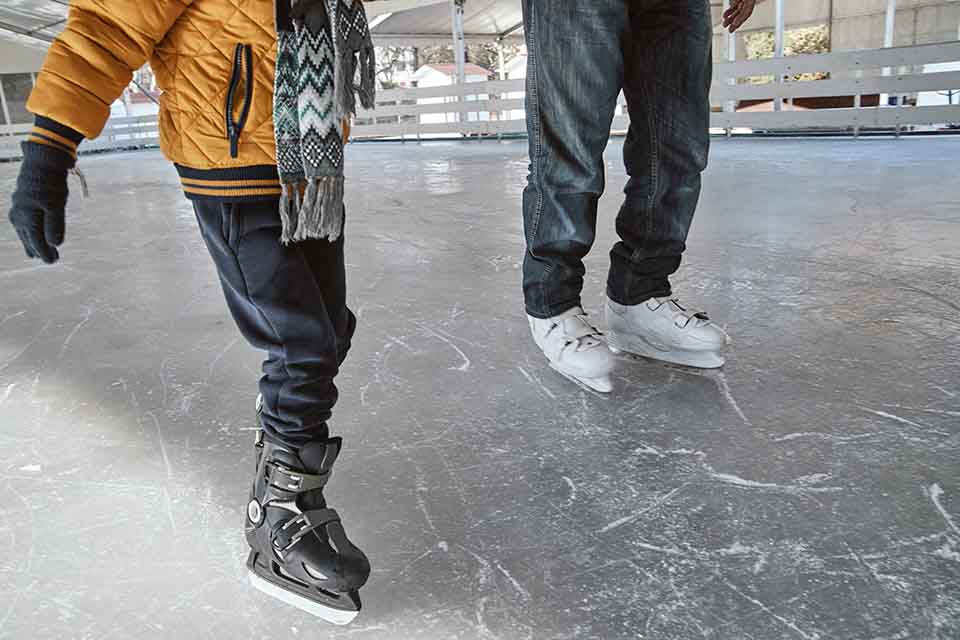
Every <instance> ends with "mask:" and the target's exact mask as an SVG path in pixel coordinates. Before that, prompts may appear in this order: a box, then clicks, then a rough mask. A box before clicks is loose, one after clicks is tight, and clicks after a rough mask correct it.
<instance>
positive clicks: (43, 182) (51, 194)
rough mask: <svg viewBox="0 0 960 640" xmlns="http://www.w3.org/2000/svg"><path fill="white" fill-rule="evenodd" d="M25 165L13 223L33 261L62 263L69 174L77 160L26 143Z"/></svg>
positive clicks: (53, 149)
mask: <svg viewBox="0 0 960 640" xmlns="http://www.w3.org/2000/svg"><path fill="white" fill-rule="evenodd" d="M22 146H23V165H21V167H20V177H19V178H17V188H16V191H14V192H13V207H12V208H11V209H10V222H11V223H12V224H13V227H14V228H15V229H16V230H17V235H18V236H20V241H21V242H22V243H23V247H24V249H26V252H27V256H29V257H30V258H40V259H41V260H43V261H44V262H46V263H47V264H53V263H54V262H56V261H57V260H59V259H60V253H59V252H58V251H57V247H58V246H60V245H61V244H63V238H64V231H65V209H66V206H67V195H68V191H67V173H68V172H69V171H70V169H72V168H73V167H74V165H75V164H76V160H75V158H74V157H73V155H71V154H70V153H67V152H66V151H64V150H61V149H59V148H57V147H54V146H51V145H46V144H39V143H36V142H24V143H23V145H22Z"/></svg>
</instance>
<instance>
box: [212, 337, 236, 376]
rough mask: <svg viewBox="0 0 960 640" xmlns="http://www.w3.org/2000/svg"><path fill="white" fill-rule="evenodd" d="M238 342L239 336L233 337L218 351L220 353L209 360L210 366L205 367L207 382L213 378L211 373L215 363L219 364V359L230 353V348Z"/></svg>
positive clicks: (215, 366)
mask: <svg viewBox="0 0 960 640" xmlns="http://www.w3.org/2000/svg"><path fill="white" fill-rule="evenodd" d="M238 342H240V338H234V339H233V340H231V341H230V342H228V343H227V346H225V347H224V348H223V349H222V350H221V351H220V353H218V354H217V357H216V358H214V359H213V360H211V361H210V366H209V367H207V380H206V383H207V384H209V383H210V381H211V380H213V374H214V373H215V372H216V370H217V365H218V364H220V361H221V360H223V358H224V356H226V355H227V354H228V353H230V350H231V349H233V347H234V345H236V344H237V343H238Z"/></svg>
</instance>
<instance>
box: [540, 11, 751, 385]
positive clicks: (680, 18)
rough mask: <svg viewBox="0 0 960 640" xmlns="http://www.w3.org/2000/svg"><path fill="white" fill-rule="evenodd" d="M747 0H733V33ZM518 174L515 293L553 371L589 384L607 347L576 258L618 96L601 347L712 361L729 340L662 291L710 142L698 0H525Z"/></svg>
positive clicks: (605, 373)
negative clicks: (616, 171) (620, 180)
mask: <svg viewBox="0 0 960 640" xmlns="http://www.w3.org/2000/svg"><path fill="white" fill-rule="evenodd" d="M754 4H755V0H734V1H733V2H732V5H731V7H730V9H729V10H728V11H726V12H725V13H724V16H723V21H724V26H725V27H727V28H729V29H730V31H734V30H736V29H738V28H739V27H740V26H741V25H742V24H743V23H744V22H745V21H746V20H747V18H749V17H750V15H751V14H752V13H753V8H754ZM523 9H524V26H525V29H526V38H527V49H528V67H527V128H528V133H529V140H530V175H529V181H528V186H527V188H526V190H525V192H524V196H523V218H524V228H525V235H526V242H527V252H526V257H525V260H524V265H523V290H524V298H525V303H526V310H527V315H528V318H529V323H530V328H531V331H532V332H533V336H534V340H535V341H536V343H537V345H538V346H539V347H540V348H541V349H542V350H543V351H544V353H545V355H546V356H547V358H548V359H549V361H550V364H551V366H553V367H554V368H555V369H557V370H558V371H559V372H561V373H563V374H564V375H566V376H568V377H572V378H574V379H576V380H578V381H580V382H582V383H584V384H586V385H588V386H590V387H591V388H593V389H596V390H597V391H601V392H609V391H611V390H612V384H611V381H610V373H611V372H612V370H613V363H614V360H613V356H612V354H611V353H610V350H609V349H608V347H607V344H606V343H605V341H604V340H603V339H602V336H601V333H600V332H599V331H598V330H597V329H596V328H595V327H594V326H593V324H592V323H591V322H590V320H589V319H588V317H587V314H586V312H585V311H584V310H583V307H582V305H581V300H580V294H581V290H582V288H583V277H584V273H585V269H584V265H583V258H584V256H586V255H587V253H588V252H589V251H590V248H591V247H592V245H593V242H594V237H595V232H596V222H597V202H598V200H599V198H600V196H601V194H602V193H603V190H604V163H603V153H604V150H605V148H606V146H607V140H608V138H609V134H610V126H611V123H612V120H613V116H614V113H615V109H616V105H617V98H618V96H619V94H620V92H621V90H622V91H623V92H624V94H625V96H626V99H627V105H628V109H629V112H630V130H629V131H628V133H627V138H626V141H625V142H624V148H623V154H624V164H625V165H626V169H627V174H628V175H629V176H630V177H629V180H628V182H627V186H626V189H625V193H626V198H625V200H624V203H623V206H622V207H621V209H620V213H619V215H618V217H617V222H616V229H617V233H618V235H619V236H620V241H619V242H617V243H616V244H615V245H614V247H613V250H612V251H611V252H610V262H611V264H610V273H609V276H608V279H607V303H606V305H605V306H606V309H605V311H606V318H607V325H608V335H607V341H608V342H609V346H610V348H612V349H614V350H623V351H628V352H631V353H635V354H638V355H642V356H646V357H651V358H655V359H658V360H664V361H668V362H673V363H678V364H682V365H688V366H694V367H702V368H713V367H719V366H721V365H722V364H723V362H724V360H723V357H722V356H721V355H720V352H721V350H722V348H723V347H724V345H725V344H726V341H727V337H726V334H725V333H724V332H723V330H722V329H720V327H718V326H717V325H715V324H713V323H712V322H711V321H710V320H709V319H708V318H707V316H706V314H704V313H699V312H694V311H691V310H689V309H688V308H687V307H686V306H685V305H682V304H681V303H679V302H678V301H677V300H676V299H674V298H673V297H672V291H671V288H670V279H669V277H670V275H671V274H673V273H674V272H675V271H676V270H677V269H678V268H679V266H680V261H681V256H682V255H683V251H684V249H685V248H686V238H687V231H688V230H689V228H690V223H691V221H692V220H693V214H694V211H695V209H696V206H697V200H698V198H699V195H700V174H701V172H702V171H703V170H704V168H705V167H706V165H707V155H708V150H709V144H710V140H709V118H710V100H709V92H710V82H711V76H712V55H711V49H712V46H711V44H712V35H713V30H712V24H711V23H712V21H711V14H710V4H709V2H708V1H707V0H591V2H566V1H565V0H524V2H523Z"/></svg>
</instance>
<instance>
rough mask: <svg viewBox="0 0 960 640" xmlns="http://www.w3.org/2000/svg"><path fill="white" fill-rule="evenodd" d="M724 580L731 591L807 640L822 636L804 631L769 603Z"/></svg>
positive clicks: (814, 639)
mask: <svg viewBox="0 0 960 640" xmlns="http://www.w3.org/2000/svg"><path fill="white" fill-rule="evenodd" d="M723 582H724V584H725V585H727V588H728V589H730V590H731V591H733V592H734V593H736V594H737V595H738V596H740V597H741V598H743V599H744V600H746V601H747V602H750V603H752V604H754V605H756V606H758V607H760V609H761V610H762V611H763V612H765V613H766V614H767V615H769V616H770V617H771V618H773V619H774V620H777V621H778V622H780V623H781V624H783V625H784V626H786V627H787V628H788V629H790V630H791V631H794V632H795V633H797V634H798V635H799V636H800V637H801V638H805V640H818V639H819V638H820V635H819V634H817V633H816V632H811V633H807V632H806V631H804V630H803V629H801V628H800V627H798V626H797V625H796V623H795V622H791V621H790V620H787V619H786V618H784V617H783V616H780V615H777V614H776V612H774V611H773V609H771V608H770V607H768V606H767V605H765V604H763V603H762V602H760V601H759V600H757V599H756V598H751V597H750V596H748V595H747V594H745V593H744V592H743V591H741V590H740V589H738V588H737V587H736V586H735V585H734V584H733V583H732V582H730V581H729V580H724V581H723Z"/></svg>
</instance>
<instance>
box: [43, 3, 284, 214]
mask: <svg viewBox="0 0 960 640" xmlns="http://www.w3.org/2000/svg"><path fill="white" fill-rule="evenodd" d="M275 58H276V36H275V29H274V15H273V0H73V1H72V2H71V3H70V16H69V20H68V22H67V26H66V29H65V30H64V32H63V33H62V34H61V35H60V37H58V38H57V39H56V41H55V42H54V43H53V45H52V46H51V48H50V52H49V54H48V56H47V60H46V63H45V64H44V67H43V70H42V71H41V73H40V74H39V76H38V77H37V85H36V88H35V89H34V91H33V93H32V95H31V96H30V101H29V103H28V104H27V108H28V109H29V110H30V111H31V112H32V113H34V114H35V115H37V116H38V127H39V129H35V134H36V135H37V137H38V138H40V139H47V138H50V137H51V136H53V137H57V134H58V133H62V131H59V132H58V131H57V130H54V131H44V130H43V125H42V124H41V123H42V122H44V121H45V119H49V120H52V121H54V122H56V123H60V124H62V125H66V126H67V127H70V128H71V129H73V130H75V131H77V132H79V133H81V134H83V136H85V137H87V138H96V137H97V136H98V135H99V134H100V131H101V130H102V129H103V125H104V123H105V122H106V120H107V118H108V116H109V114H110V105H111V104H112V103H113V102H114V100H116V99H117V98H118V97H119V96H120V95H121V93H122V92H123V90H124V88H125V87H126V86H127V85H128V84H129V82H130V80H131V77H132V74H133V71H134V70H136V69H139V68H140V67H141V66H142V65H143V64H144V63H145V62H147V61H149V62H150V64H151V66H152V68H153V71H154V73H155V75H156V77H157V82H158V84H159V86H160V89H161V90H162V92H163V93H162V95H161V98H160V137H161V147H162V148H163V151H164V153H165V154H166V156H167V157H168V158H170V159H171V160H172V161H173V162H174V163H175V164H176V166H177V170H178V171H179V173H180V177H181V180H182V182H183V186H184V191H185V192H186V194H187V196H188V197H190V198H194V199H200V198H204V199H206V198H211V199H220V200H232V201H236V200H248V199H268V198H273V197H278V196H279V195H280V185H279V180H278V177H277V169H276V149H275V146H274V134H273V117H272V116H273V114H272V111H273V79H274V64H275ZM54 129H56V128H54ZM59 139H60V140H61V141H62V140H63V136H62V135H61V136H59ZM75 146H76V145H75V144H74V145H73V147H74V150H75Z"/></svg>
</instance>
